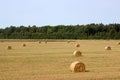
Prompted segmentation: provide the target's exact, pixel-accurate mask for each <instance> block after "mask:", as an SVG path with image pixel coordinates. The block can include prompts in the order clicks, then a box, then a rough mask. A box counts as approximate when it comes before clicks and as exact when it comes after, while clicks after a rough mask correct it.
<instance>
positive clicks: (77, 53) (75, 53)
mask: <svg viewBox="0 0 120 80" xmlns="http://www.w3.org/2000/svg"><path fill="white" fill-rule="evenodd" d="M73 55H74V56H76V57H79V56H81V55H82V53H81V52H80V51H78V50H76V51H74V52H73Z"/></svg>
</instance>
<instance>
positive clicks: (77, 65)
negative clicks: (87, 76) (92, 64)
mask: <svg viewBox="0 0 120 80" xmlns="http://www.w3.org/2000/svg"><path fill="white" fill-rule="evenodd" d="M70 70H71V71H72V72H85V64H84V63H82V62H79V61H75V62H73V63H72V64H71V65H70Z"/></svg>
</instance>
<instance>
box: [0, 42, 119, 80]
mask: <svg viewBox="0 0 120 80" xmlns="http://www.w3.org/2000/svg"><path fill="white" fill-rule="evenodd" d="M47 42H48V43H47V44H45V43H41V44H38V42H37V41H33V42H32V41H30V42H26V41H25V42H23V41H22V42H20V41H19V42H17V41H15V42H14V41H10V42H9V41H4V42H0V80H119V79H120V46H119V45H116V43H117V42H119V40H74V41H71V42H70V43H69V44H68V43H66V41H62V40H61V41H54V40H53V41H49V40H47ZM22 43H25V44H26V45H27V47H25V48H24V47H23V46H21V44H22ZM76 43H80V48H79V49H80V51H81V52H82V55H83V56H82V57H74V56H73V51H75V46H74V45H75V44H76ZM8 45H12V47H14V48H13V49H11V50H7V49H6V46H8ZM106 45H110V46H111V47H112V50H105V49H104V47H105V46H106ZM74 61H80V62H83V63H84V64H85V67H86V71H85V72H80V73H74V72H71V71H70V68H69V67H70V64H71V63H72V62H74Z"/></svg>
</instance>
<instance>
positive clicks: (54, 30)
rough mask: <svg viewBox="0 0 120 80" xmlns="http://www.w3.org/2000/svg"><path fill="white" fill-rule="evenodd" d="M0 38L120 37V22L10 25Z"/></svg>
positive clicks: (1, 33)
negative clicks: (106, 23)
mask: <svg viewBox="0 0 120 80" xmlns="http://www.w3.org/2000/svg"><path fill="white" fill-rule="evenodd" d="M0 39H120V24H108V25H104V24H102V23H101V24H94V23H93V24H87V25H57V26H49V25H48V26H41V27H39V26H36V25H33V26H10V27H6V28H5V29H2V28H1V29H0Z"/></svg>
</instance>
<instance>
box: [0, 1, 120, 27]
mask: <svg viewBox="0 0 120 80" xmlns="http://www.w3.org/2000/svg"><path fill="white" fill-rule="evenodd" d="M119 22H120V0H0V28H5V27H9V26H11V25H13V26H21V25H24V26H28V25H31V26H32V25H36V26H45V25H51V26H55V25H76V24H80V25H83V24H84V25H85V24H90V23H103V24H110V23H119Z"/></svg>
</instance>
